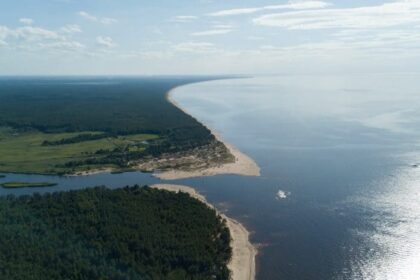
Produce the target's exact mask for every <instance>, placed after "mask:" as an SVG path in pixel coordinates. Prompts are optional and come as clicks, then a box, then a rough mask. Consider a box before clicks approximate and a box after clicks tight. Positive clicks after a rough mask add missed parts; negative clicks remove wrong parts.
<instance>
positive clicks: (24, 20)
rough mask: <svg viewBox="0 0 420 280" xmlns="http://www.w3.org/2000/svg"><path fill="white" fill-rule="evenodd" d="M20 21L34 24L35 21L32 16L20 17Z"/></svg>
mask: <svg viewBox="0 0 420 280" xmlns="http://www.w3.org/2000/svg"><path fill="white" fill-rule="evenodd" d="M19 22H20V23H23V24H26V25H32V24H33V23H34V20H33V19H31V18H20V19H19Z"/></svg>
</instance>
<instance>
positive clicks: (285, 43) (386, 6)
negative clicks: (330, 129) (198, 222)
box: [0, 0, 420, 75]
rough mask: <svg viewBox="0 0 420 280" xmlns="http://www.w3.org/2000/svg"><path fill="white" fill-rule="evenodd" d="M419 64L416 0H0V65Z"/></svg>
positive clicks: (345, 67)
mask: <svg viewBox="0 0 420 280" xmlns="http://www.w3.org/2000/svg"><path fill="white" fill-rule="evenodd" d="M419 68H420V0H388V1H379V0H339V1H338V0H331V1H328V0H325V1H318V0H296V1H287V0H283V1H275V0H194V1H193V0H176V1H175V0H153V1H150V0H147V1H146V0H13V1H12V0H2V1H0V75H185V74H187V75H189V74H194V75H206V74H250V75H264V74H314V73H315V74H317V73H321V74H324V73H325V74H331V73H371V72H418V71H420V69H419Z"/></svg>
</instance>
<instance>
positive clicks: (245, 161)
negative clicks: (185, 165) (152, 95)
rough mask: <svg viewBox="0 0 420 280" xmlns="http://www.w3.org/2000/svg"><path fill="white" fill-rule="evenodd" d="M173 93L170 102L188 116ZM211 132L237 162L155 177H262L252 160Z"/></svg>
mask: <svg viewBox="0 0 420 280" xmlns="http://www.w3.org/2000/svg"><path fill="white" fill-rule="evenodd" d="M172 92H173V90H171V91H170V92H168V95H167V96H168V101H169V102H171V103H172V104H174V106H176V107H178V108H179V109H180V110H182V111H183V112H184V113H185V114H188V112H186V111H185V110H184V109H183V108H181V107H180V106H179V104H178V103H177V102H176V101H175V100H174V99H173V98H172ZM211 132H212V133H213V135H214V136H215V137H216V139H217V140H218V141H220V142H222V143H223V144H224V145H225V146H226V147H227V148H228V150H229V151H230V153H231V154H232V155H233V156H234V157H235V162H233V163H226V164H222V165H220V166H214V167H210V168H205V169H198V170H192V171H182V170H168V171H164V172H162V173H155V174H154V175H155V176H156V177H158V178H160V179H163V180H176V179H185V178H192V177H203V176H214V175H220V174H236V175H244V176H260V168H259V166H258V165H257V163H256V162H255V161H254V160H253V159H252V158H250V157H249V156H247V155H245V154H244V153H242V152H241V151H239V150H238V149H237V148H235V147H234V146H233V145H231V144H229V143H227V142H225V141H223V139H222V137H221V136H220V135H219V134H218V133H216V132H215V131H213V130H211Z"/></svg>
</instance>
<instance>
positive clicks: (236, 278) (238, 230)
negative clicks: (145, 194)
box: [152, 184, 257, 280]
mask: <svg viewBox="0 0 420 280" xmlns="http://www.w3.org/2000/svg"><path fill="white" fill-rule="evenodd" d="M152 187H153V188H157V189H162V190H168V191H173V192H186V193H189V194H190V195H191V196H192V197H194V198H196V199H198V200H200V201H201V202H203V203H206V204H207V205H208V206H209V207H211V208H215V207H214V206H213V205H211V204H209V203H208V202H207V200H206V198H205V197H204V196H203V195H201V194H199V193H198V192H197V191H196V190H194V189H193V188H191V187H187V186H181V185H169V184H156V185H153V186H152ZM219 214H220V215H221V216H222V217H223V218H224V219H226V221H227V226H228V227H229V231H230V234H231V237H232V241H231V246H232V260H231V261H230V262H229V264H228V267H229V269H230V270H231V272H232V280H254V279H255V269H256V264H255V258H256V255H257V249H256V248H255V247H254V246H253V245H252V244H251V242H250V241H249V232H248V231H247V230H246V228H245V227H244V226H243V225H242V224H241V223H239V222H238V221H236V220H234V219H231V218H229V217H227V216H226V215H223V214H221V213H219Z"/></svg>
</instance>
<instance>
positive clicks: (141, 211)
mask: <svg viewBox="0 0 420 280" xmlns="http://www.w3.org/2000/svg"><path fill="white" fill-rule="evenodd" d="M0 231H1V232H2V234H1V235H0V244H1V246H0V278H1V279H10V280H14V279H34V280H36V279H115V280H118V279H169V280H171V279H173V280H177V279H179V280H181V279H229V277H230V272H229V270H228V268H227V263H228V262H229V260H230V258H231V256H232V250H231V247H230V238H231V237H230V233H229V230H228V228H227V227H226V221H225V220H224V219H222V218H221V217H220V216H219V215H218V214H217V213H216V211H215V210H214V209H211V208H209V207H208V206H206V205H205V204H204V203H201V202H200V201H198V200H196V199H194V198H192V197H190V195H189V194H186V193H181V192H180V193H174V192H169V191H164V190H157V189H152V188H148V187H139V186H134V187H126V188H122V189H116V190H110V189H107V188H104V187H96V188H91V189H85V190H78V191H70V192H57V193H52V194H44V195H38V194H35V195H33V196H21V197H14V196H7V197H2V198H0Z"/></svg>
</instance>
